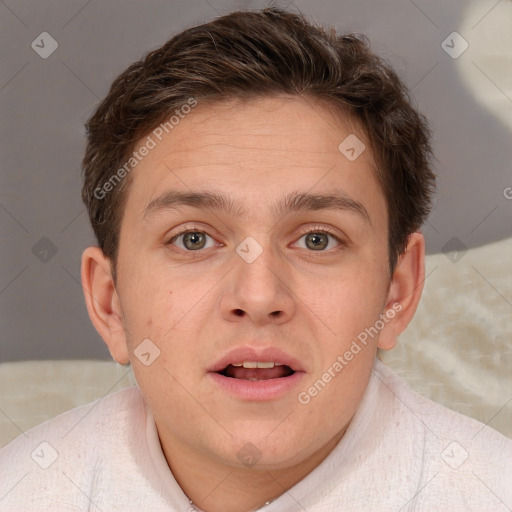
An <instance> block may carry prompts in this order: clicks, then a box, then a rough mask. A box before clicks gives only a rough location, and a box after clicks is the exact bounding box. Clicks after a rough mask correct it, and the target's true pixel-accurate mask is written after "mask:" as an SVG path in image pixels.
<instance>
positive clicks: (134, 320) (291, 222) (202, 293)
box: [116, 97, 390, 468]
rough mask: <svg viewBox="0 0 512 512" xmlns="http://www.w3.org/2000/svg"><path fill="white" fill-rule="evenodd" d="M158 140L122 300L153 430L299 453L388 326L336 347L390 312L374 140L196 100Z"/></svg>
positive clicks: (337, 420)
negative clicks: (347, 146) (372, 147)
mask: <svg viewBox="0 0 512 512" xmlns="http://www.w3.org/2000/svg"><path fill="white" fill-rule="evenodd" d="M350 135H352V136H353V135H355V136H356V137H357V138H358V139H359V140H360V141H362V142H363V143H364V144H365V146H366V149H365V150H364V151H363V152H362V153H361V154H360V155H359V156H358V157H357V158H356V159H353V156H354V152H353V151H350V149H348V151H347V150H345V151H344V152H342V151H340V149H339V148H338V146H339V145H340V143H342V142H343V141H344V140H345V139H346V138H347V137H348V136H350ZM153 138H154V139H155V140H156V141H157V144H156V147H154V148H153V149H151V150H150V151H149V152H148V154H147V156H145V157H144V158H143V159H142V160H141V162H140V163H139V164H138V165H137V166H136V169H135V170H134V171H133V175H132V176H133V183H132V184H131V187H130V189H129V193H128V197H127V203H126V207H125V210H124V214H123V219H122V227H121V233H120V246H119V259H118V286H117V290H116V293H117V296H118V302H119V307H120V311H121V317H122V324H123V327H124V333H123V336H124V338H123V339H124V341H123V343H125V344H126V350H127V352H128V354H129V358H130V361H131V363H132V367H133V371H134V374H135V377H136V379H137V382H138V384H139V386H140V388H141V390H142V392H143V394H144V396H145V398H146V400H147V403H148V404H149V406H150V408H151V410H152V412H153V415H154V418H155V421H156V423H157V427H158V430H159V434H160V436H161V439H162V441H163V442H164V443H168V444H169V445H171V444H174V445H176V446H181V447H183V448H184V449H185V448H186V449H188V450H190V451H195V452H196V453H201V454H203V455H204V456H206V457H209V458H211V459H214V460H216V461H221V462H223V463H225V464H229V465H231V466H238V467H242V466H243V464H244V461H243V460H242V459H243V457H242V456H243V455H244V453H245V452H244V450H245V451H246V452H247V451H248V452H251V450H252V451H253V452H254V453H255V454H257V456H258V457H261V458H260V460H259V465H260V467H261V468H266V467H267V468H284V467H287V466H289V465H292V464H295V463H300V462H301V461H302V460H305V459H306V458H308V457H310V456H312V454H314V453H315V452H317V451H318V450H320V449H321V447H322V446H323V445H325V443H326V442H327V441H328V440H332V439H334V438H336V437H337V436H339V435H340V433H342V431H343V430H344V429H345V427H346V425H347V424H348V422H349V421H350V419H351V418H352V416H353V414H354V412H355V411H356V409H357V406H358V405H359V402H360V400H361V398H362V395H363V393H364V391H365V389H366V386H367V383H368V380H369V377H370V372H371V367H372V363H373V359H374V357H375V352H376V348H377V344H378V338H379V337H378V335H376V336H373V337H368V339H367V341H366V344H363V343H361V342H359V343H358V346H359V348H360V350H359V351H358V352H357V353H355V352H356V350H355V349H354V350H352V355H353V357H352V358H350V360H347V357H344V354H346V353H347V351H350V347H351V346H352V347H353V346H354V340H357V339H358V336H360V338H359V339H361V333H362V332H363V331H364V330H365V329H368V328H371V327H372V326H375V324H376V322H377V321H378V320H379V319H380V318H381V317H380V315H382V314H385V313H386V310H387V309H388V308H389V306H390V305H389V300H388V290H389V286H390V276H389V273H388V246H387V237H388V227H387V210H386V202H385V199H384V196H383V193H382V191H381V189H380V187H379V184H378V182H377V180H376V178H375V175H374V170H373V161H372V155H371V151H370V147H369V143H368V142H367V140H366V137H365V135H364V132H363V131H362V130H361V129H360V128H359V127H358V125H357V123H356V122H355V121H354V120H351V119H350V118H342V117H340V116H339V115H338V116H336V117H335V116H334V115H333V114H332V113H331V112H330V111H329V110H327V109H325V108H324V107H321V106H319V105H317V104H315V103H314V102H313V101H312V100H308V101H306V100H303V99H298V98H284V97H275V98H268V97H267V98H264V99H258V100H252V101H250V102H247V103H240V102H234V101H233V102H230V103H217V104H212V105H206V104H205V105H201V104H200V103H199V104H198V106H197V107H196V108H195V109H194V110H193V111H192V112H191V113H190V114H188V115H187V116H184V118H183V119H181V120H180V122H179V124H177V125H176V126H175V127H174V128H173V130H172V131H170V132H169V133H168V134H165V132H164V136H163V137H161V138H162V140H161V141H158V139H156V137H153ZM351 140H352V141H353V140H354V139H349V141H351ZM144 141H146V139H144ZM144 141H141V144H142V143H143V142H144ZM352 145H353V144H352ZM343 147H344V146H342V148H343ZM360 147H362V146H357V147H356V148H355V149H356V152H355V154H357V150H358V149H359V148H360ZM347 155H348V156H350V157H351V158H350V159H349V158H347ZM180 194H188V195H189V197H188V199H185V200H183V201H180V200H179V197H180ZM201 194H203V195H204V196H201ZM208 194H209V196H208ZM166 195H167V197H166ZM212 195H214V196H215V198H216V199H215V198H214V199H212V197H213V196H212ZM323 196H326V197H323ZM327 196H329V197H327ZM219 198H222V199H220V200H219ZM228 206H229V208H228ZM381 323H382V322H381ZM144 340H146V341H144ZM147 340H150V341H147ZM142 342H144V343H145V345H144V344H143V345H141V343H142ZM233 351H234V352H233ZM141 353H143V354H145V355H144V356H142V357H141ZM354 353H355V354H354ZM340 356H341V359H342V360H343V361H344V362H343V363H341V362H340ZM139 358H140V359H139ZM244 361H245V362H249V363H250V362H260V363H278V364H281V365H282V366H274V368H244V366H235V365H240V364H241V363H243V362H244ZM337 361H338V363H339V364H341V365H342V369H341V370H340V369H339V368H340V366H339V365H336V362H337ZM245 366H254V365H251V364H249V365H247V364H246V365H245ZM260 366H271V364H267V365H260ZM216 371H217V373H216ZM291 372H293V373H291ZM290 373H291V374H290ZM326 373H327V374H329V375H330V377H331V378H330V379H329V378H328V376H326ZM251 379H258V380H251ZM319 380H321V381H322V383H323V385H322V384H319V383H318V381H319ZM315 383H316V386H315ZM312 389H316V392H315V391H314V390H312ZM247 443H252V445H254V446H252V445H248V444H247ZM241 455H242V456H241ZM249 455H250V453H249Z"/></svg>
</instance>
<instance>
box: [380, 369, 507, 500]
mask: <svg viewBox="0 0 512 512" xmlns="http://www.w3.org/2000/svg"><path fill="white" fill-rule="evenodd" d="M374 375H375V377H376V378H377V379H376V380H377V382H378V386H379V393H383V394H392V395H393V396H394V398H393V402H394V403H395V404H396V405H395V407H396V408H397V411H400V412H399V414H397V416H396V417H397V418H399V421H403V422H404V423H408V424H414V425H415V426H416V427H417V431H421V432H423V434H422V436H423V440H422V443H423V450H422V452H423V453H422V458H423V461H422V466H423V476H422V482H421V486H425V489H427V486H428V489H429V490H428V492H423V493H419V494H418V496H417V497H416V501H417V503H418V504H419V503H421V500H427V496H432V497H434V499H435V497H439V496H441V495H443V494H444V495H445V496H450V497H449V498H446V499H447V500H448V501H449V500H451V499H453V504H454V506H455V505H457V504H458V505H460V503H462V502H466V500H467V502H468V503H469V504H468V508H467V510H481V509H482V508H479V507H484V508H485V507H487V506H489V504H491V503H494V504H495V506H496V508H495V509H496V510H500V508H499V507H500V506H503V504H504V503H506V504H507V506H512V486H511V485H510V484H511V480H510V475H512V439H509V438H508V437H506V436H504V435H503V434H501V433H500V432H498V431H496V430H494V429H492V428H490V427H489V426H487V425H486V424H484V423H482V422H480V421H477V420H475V419H473V418H470V417H468V416H465V415H463V414H461V413H458V412H456V411H453V410H451V409H449V408H447V407H444V406H443V405H441V404H438V403H436V402H433V401H432V400H429V399H428V398H426V397H424V396H422V395H420V394H419V393H416V392H415V391H414V390H412V389H411V388H410V386H409V385H408V384H407V383H406V382H405V381H404V380H403V379H402V378H400V377H399V376H398V375H396V374H395V373H394V372H393V371H392V370H391V369H390V368H389V367H387V366H386V365H385V364H384V363H382V362H381V361H379V360H378V359H376V363H375V366H374ZM400 418H401V419H400ZM421 486H420V487H421ZM422 494H423V497H422ZM445 503H446V504H447V505H448V504H450V503H448V502H445ZM473 507H474V508H473ZM413 509H414V508H413ZM414 510H416V509H414ZM504 510H505V509H504Z"/></svg>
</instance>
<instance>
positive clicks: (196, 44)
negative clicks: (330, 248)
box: [82, 7, 435, 282]
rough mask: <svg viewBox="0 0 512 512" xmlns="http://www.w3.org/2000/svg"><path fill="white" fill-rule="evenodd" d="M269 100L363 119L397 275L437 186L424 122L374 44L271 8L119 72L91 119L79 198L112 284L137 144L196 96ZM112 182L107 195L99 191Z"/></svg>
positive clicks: (183, 39) (199, 29) (222, 23)
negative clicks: (286, 98)
mask: <svg viewBox="0 0 512 512" xmlns="http://www.w3.org/2000/svg"><path fill="white" fill-rule="evenodd" d="M272 94H274V95H275V94H287V95H290V94H291V95H298V96H303V97H309V98H312V99H316V100H320V101H321V102H324V103H327V104H330V105H332V106H333V107H339V108H341V109H344V110H345V111H347V110H348V111H349V112H351V113H352V114H353V115H354V116H355V117H356V119H358V120H359V121H360V123H361V124H362V126H363V128H364V130H365V132H366V135H367V136H368V140H369V142H370V145H371V149H372V154H373V156H374V159H375V161H376V164H377V168H378V171H377V177H378V180H379V182H380V185H381V187H382V190H383V192H384V195H385V198H386V202H387V207H388V212H389V215H388V223H389V239H388V246H389V251H388V252H389V267H390V270H391V272H392V271H393V269H394V266H395V264H396V261H397V258H398V256H399V255H400V254H401V253H402V252H403V251H404V250H405V247H406V245H407V241H408V237H409V235H410V234H411V233H413V232H414V231H417V230H418V229H419V228H420V226H421V225H422V223H423V222H424V221H425V219H426V217H427V216H428V213H429V212H430V208H431V199H432V195H433V193H434V191H435V177H434V174H433V172H432V170H431V163H430V162H431V159H432V151H431V147H430V130H429V127H428V123H427V121H426V119H425V118H424V116H422V115H421V114H419V113H418V112H417V111H416V110H415V109H414V108H413V107H412V106H411V104H410V100H409V97H408V92H407V89H406V88H405V86H404V85H403V84H402V82H401V81H400V79H399V78H398V76H397V75H396V73H395V72H394V71H393V69H392V68H391V66H390V65H389V64H388V63H387V62H386V61H385V60H383V59H381V58H379V57H378V56H377V55H375V54H374V53H373V52H372V51H371V50H370V45H369V42H368V39H367V38H366V36H364V35H361V34H343V35H337V34H336V31H335V30H334V29H330V30H326V29H323V28H319V27H317V26H314V25H312V24H311V23H309V22H307V21H306V19H305V18H304V16H302V15H296V14H293V13H290V12H287V11H284V10H281V9H277V8H274V7H269V8H265V9H263V10H261V11H236V12H232V13H230V14H228V15H225V16H222V17H219V18H216V19H214V20H213V21H211V22H209V23H206V24H203V25H199V26H196V27H192V28H189V29H187V30H185V31H183V32H181V33H180V34H178V35H176V36H174V37H173V38H171V39H170V40H169V41H167V42H166V43H165V44H164V45H163V46H161V47H160V48H158V49H156V50H153V51H151V52H149V53H148V54H147V55H146V56H145V57H144V58H142V59H141V60H140V61H138V62H135V63H134V64H132V65H131V66H129V67H128V69H126V70H125V71H124V72H123V73H122V74H121V75H119V76H118V77H117V78H116V79H115V81H114V82H113V83H112V86H111V88H110V91H109V93H108V95H107V96H106V98H105V99H104V100H103V101H102V102H101V103H100V105H99V106H98V108H97V109H96V111H95V112H94V114H93V115H92V116H91V117H90V118H89V119H88V121H87V123H86V131H87V148H86V152H85V156H84V159H83V173H84V184H83V188H82V199H83V201H84V203H85V205H86V206H87V209H88V213H89V218H90V221H91V224H92V227H93V230H94V232H95V235H96V237H97V240H98V244H99V246H100V247H101V249H102V250H103V253H104V254H105V256H106V257H108V258H109V260H110V262H111V265H112V269H113V275H114V282H115V281H116V261H117V256H118V245H119V233H120V227H121V219H122V214H123V210H124V206H125V204H126V196H127V190H128V187H129V184H130V182H131V179H130V177H131V175H127V176H126V178H124V176H125V175H126V174H127V173H126V172H124V173H122V177H123V179H122V180H121V183H120V184H119V186H114V185H116V184H115V183H112V177H114V176H115V174H116V171H119V170H121V169H120V168H121V166H122V165H123V164H124V163H126V162H127V160H128V159H129V158H130V154H131V153H132V152H133V150H134V149H135V145H136V144H137V142H138V141H139V140H140V139H141V138H142V137H144V136H145V135H147V134H148V133H149V132H150V131H151V130H152V129H154V128H155V127H156V126H158V125H159V124H161V123H162V122H163V121H164V120H165V119H166V118H168V117H169V115H170V113H173V112H174V111H176V110H177V109H179V108H181V107H182V106H183V105H185V104H186V103H187V102H189V101H190V98H193V99H194V100H195V101H201V100H205V101H206V100H208V101H222V100H230V99H237V98H238V99H250V98H255V97H261V96H265V95H272ZM125 169H126V167H125ZM119 176H120V175H119V173H118V177H119ZM109 180H110V183H111V184H112V186H109V187H108V194H106V193H104V192H105V190H106V189H105V188H102V187H103V186H104V184H106V183H107V182H109ZM98 190H102V191H103V194H99V193H98ZM98 196H99V197H98ZM102 196H103V197H102Z"/></svg>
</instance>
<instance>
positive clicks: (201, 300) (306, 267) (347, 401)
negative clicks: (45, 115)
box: [0, 9, 512, 512]
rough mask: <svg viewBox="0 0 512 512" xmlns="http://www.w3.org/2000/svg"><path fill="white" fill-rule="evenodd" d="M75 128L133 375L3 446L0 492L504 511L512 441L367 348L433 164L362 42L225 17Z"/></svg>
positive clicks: (402, 310)
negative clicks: (84, 133) (82, 140)
mask: <svg viewBox="0 0 512 512" xmlns="http://www.w3.org/2000/svg"><path fill="white" fill-rule="evenodd" d="M87 128H88V147H87V150H86V155H85V158H84V162H83V164H84V173H85V183H84V188H83V199H84V202H85V204H86V205H87V207H88V211H89V215H90V219H91V222H92V226H93V228H94V230H95V233H96V235H97V238H98V243H99V247H89V248H87V249H86V250H85V251H84V253H83V257H82V282H83V287H84V292H85V300H86V304H87V309H88V312H89V315H90V317H91V320H92V322H93V324H94V326H95V327H96V329H97V330H98V332H99V333H100V334H101V336H102V338H103V339H104V340H105V343H106V344H107V345H108V348H109V350H110V352H111V354H112V356H113V358H114V359H115V360H116V361H117V362H119V363H121V364H128V363H130V364H131V365H132V368H133V371H134V375H135V377H136V380H137V383H138V386H133V387H130V388H127V389H124V390H122V391H120V392H117V393H114V394H111V395H109V396H106V397H105V398H103V399H101V400H98V401H96V402H93V403H92V404H89V405H87V406H84V407H79V408H77V409H73V410H72V411H68V412H66V413H64V414H61V415H60V416H58V417H56V418H54V419H52V420H50V421H48V422H46V423H44V424H42V425H40V426H38V427H36V428H34V429H32V430H30V431H29V432H28V433H27V436H26V437H21V436H20V437H19V438H18V439H16V440H14V441H13V442H12V443H10V444H9V445H7V447H5V448H4V449H3V450H2V452H0V469H1V476H2V478H1V480H0V510H2V511H7V510H9V511H11V510H52V511H61V510H62V511H64V510H84V511H85V510H90V511H93V510H101V511H104V512H107V511H124V512H126V511H131V510H134V511H135V510H137V511H139V510H151V511H157V510H161V511H163V510H172V511H183V512H185V511H188V510H190V511H192V510H203V511H206V512H250V511H253V510H263V511H265V512H267V511H268V512H283V511H290V512H291V511H301V510H307V511H309V512H320V511H322V512H327V511H338V510H343V511H349V510H352V511H355V510H371V511H379V512H382V511H393V512H397V511H399V510H402V511H406V510H407V511H426V510H447V511H448V510H450V511H455V510H464V511H467V510H475V511H476V510H479V511H480V510H493V511H498V510H511V509H512V493H511V485H510V483H511V481H510V478H511V474H512V441H510V440H509V439H507V438H505V437H504V436H502V435H501V434H499V433H498V432H496V431H494V430H491V429H490V428H487V427H485V426H484V425H483V424H481V423H479V422H477V421H475V420H473V419H470V418H467V417H465V416H463V415H461V414H458V413H455V412H452V411H450V410H449V409H446V408H444V407H442V406H440V405H438V404H435V403H433V402H431V401H429V400H427V399H425V398H423V397H421V396H419V395H418V394H416V393H414V392H413V391H412V390H411V389H410V388H409V387H408V386H407V385H406V384H405V382H404V381H402V380H401V379H399V378H398V377H397V376H396V375H395V374H394V373H392V372H391V370H389V369H388V368H387V367H386V366H385V365H384V364H383V363H381V362H380V361H379V360H378V359H376V351H377V347H380V348H382V349H391V348H393V346H394V345H395V343H396V339H397V336H398V335H399V334H400V333H401V332H403V331H404V329H405V328H406V326H407V324H408V323H409V322H410V320H411V318H412V317H413V315H414V312H415V310H416V307H417V305H418V302H419V300H420V296H421V291H422V286H423V280H424V239H423V236H422V235H421V234H420V232H419V231H418V230H419V228H420V226H421V224H422V223H423V221H424V220H425V218H426V216H427V214H428V212H429V209H430V200H431V195H432V193H433V191H434V176H433V174H432V172H431V169H430V158H431V150H430V144H429V130H428V128H427V124H426V122H425V120H424V119H423V117H422V116H421V115H419V114H418V113H417V112H416V111H415V110H414V109H413V108H412V107H411V106H410V104H409V102H408V99H407V95H406V92H405V90H404V87H403V85H402V84H401V82H400V81H399V79H398V78H397V76H396V75H395V73H394V72H393V71H392V70H391V69H390V68H389V67H388V66H387V65H386V64H385V63H384V62H382V61H381V60H379V59H378V58H377V57H376V56H375V55H373V54H372V53H371V51H370V49H369V47H368V45H367V43H366V40H365V39H364V38H362V37H356V36H354V35H344V36H337V35H336V34H334V33H327V32H324V31H322V30H321V29H319V28H316V27H314V26H312V25H310V24H308V23H307V22H306V21H305V20H304V19H303V18H301V17H299V16H295V15H292V14H291V13H287V12H285V11H281V10H277V9H266V10H263V11H259V12H236V13H232V14H230V15H227V16H224V17H221V18H218V19H216V20H214V21H212V22H211V23H208V24H205V25H202V26H199V27H195V28H191V29H189V30H186V31H185V32H183V33H181V34H179V35H177V36H176V37H174V38H173V39H171V40H170V41H169V42H167V43H166V44H165V45H164V46H162V47H161V48H159V49H157V50H155V51H153V52H151V53H150V54H148V55H147V56H146V57H145V58H144V59H143V60H141V61H140V62H137V63H135V64H133V65H132V66H130V67H129V68H128V69H127V70H126V71H125V72H124V73H123V74H122V75H120V76H119V77H118V78H117V79H116V81H115V82H114V83H113V85H112V88H111V90H110V92H109V94H108V96H107V97H106V98H105V100H104V101H103V102H102V103H101V104H100V106H99V107H98V109H97V111H96V112H95V114H94V115H93V116H92V118H91V119H90V120H89V121H88V123H87ZM37 457H39V458H40V459H41V460H43V461H45V462H44V463H43V464H42V465H41V464H36V463H35V462H34V461H35V460H36V458H37ZM41 466H44V467H41Z"/></svg>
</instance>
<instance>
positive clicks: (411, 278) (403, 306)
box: [378, 232, 425, 350]
mask: <svg viewBox="0 0 512 512" xmlns="http://www.w3.org/2000/svg"><path fill="white" fill-rule="evenodd" d="M424 281H425V239H424V237H423V235H422V234H421V233H419V232H416V233H412V234H411V235H409V241H408V244H407V248H406V249H405V251H404V253H403V254H401V255H400V257H399V258H398V262H397V265H396V267H395V271H394V272H393V277H392V279H391V284H390V287H389V291H388V295H387V298H386V306H385V311H384V313H386V312H389V313H388V315H387V316H388V318H389V317H392V318H390V320H389V322H388V323H387V324H386V326H385V327H384V329H383V330H382V331H381V332H380V335H379V342H378V347H379V348H380V349H383V350H390V349H392V348H393V347H394V346H395V344H396V340H397V338H398V336H399V335H400V334H401V333H402V332H403V331H405V329H406V327H407V326H408V325H409V322H410V321H411V320H412V318H413V316H414V313H415V312H416V309H417V307H418V304H419V302H420V298H421V293H422V291H423V283H424Z"/></svg>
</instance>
